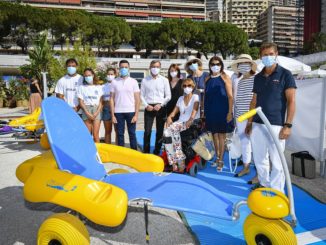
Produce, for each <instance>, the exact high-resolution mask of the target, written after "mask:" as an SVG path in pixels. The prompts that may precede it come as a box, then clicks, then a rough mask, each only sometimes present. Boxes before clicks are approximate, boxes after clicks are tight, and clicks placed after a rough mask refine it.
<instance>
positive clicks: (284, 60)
mask: <svg viewBox="0 0 326 245" xmlns="http://www.w3.org/2000/svg"><path fill="white" fill-rule="evenodd" d="M276 61H277V63H278V64H280V65H281V66H283V67H284V68H286V69H288V70H289V71H291V72H292V74H299V73H301V72H310V71H311V67H310V66H308V65H306V64H304V63H302V62H300V61H297V60H295V59H292V58H288V57H285V56H281V55H278V56H277V58H276ZM256 63H257V66H258V67H257V69H258V71H261V70H262V69H263V68H264V65H263V63H262V62H261V60H257V61H256Z"/></svg>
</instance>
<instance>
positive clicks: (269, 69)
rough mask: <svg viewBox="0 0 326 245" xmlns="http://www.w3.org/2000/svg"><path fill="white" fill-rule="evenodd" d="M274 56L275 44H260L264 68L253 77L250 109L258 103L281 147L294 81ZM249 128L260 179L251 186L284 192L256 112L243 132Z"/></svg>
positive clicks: (277, 160) (279, 167)
mask: <svg viewBox="0 0 326 245" xmlns="http://www.w3.org/2000/svg"><path fill="white" fill-rule="evenodd" d="M277 55H278V51H277V46H276V44H274V43H264V44H262V46H261V47H260V57H261V59H262V63H263V64H264V65H265V67H264V69H263V70H262V71H261V72H260V73H258V74H257V75H256V76H255V79H254V87H253V97H252V100H251V103H250V109H253V108H256V107H258V106H260V107H261V108H262V110H263V112H264V113H265V115H266V117H267V119H268V120H269V121H270V123H271V124H272V129H273V131H274V133H275V134H277V135H278V136H279V142H280V144H281V146H282V149H283V150H284V148H285V140H286V139H287V138H288V137H289V136H290V134H291V127H292V121H293V117H294V112H295V89H296V84H295V81H294V78H293V76H292V74H291V72H290V71H288V70H286V69H285V68H283V67H282V66H280V65H278V64H277V63H276V60H277ZM285 114H286V116H285ZM251 131H252V135H251V142H252V150H253V157H254V162H255V165H256V168H257V173H258V179H259V184H257V185H256V186H254V187H253V189H255V188H258V187H262V186H263V187H271V188H274V189H276V190H279V191H282V192H284V185H285V176H284V171H283V167H282V163H281V159H280V156H279V154H278V152H277V149H276V145H275V144H274V143H273V140H272V137H271V136H270V135H269V133H268V131H267V128H266V126H265V125H263V122H262V121H261V119H260V118H259V116H258V115H256V116H255V117H254V118H250V119H249V120H248V123H247V126H246V133H247V134H250V133H251ZM270 162H271V168H272V169H271V172H270Z"/></svg>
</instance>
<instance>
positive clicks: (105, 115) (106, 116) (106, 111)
mask: <svg viewBox="0 0 326 245" xmlns="http://www.w3.org/2000/svg"><path fill="white" fill-rule="evenodd" d="M101 119H102V120H103V121H111V119H112V116H111V110H110V107H109V106H104V107H103V110H102V113H101Z"/></svg>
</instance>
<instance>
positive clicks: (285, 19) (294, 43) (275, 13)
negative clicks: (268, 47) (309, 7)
mask: <svg viewBox="0 0 326 245" xmlns="http://www.w3.org/2000/svg"><path fill="white" fill-rule="evenodd" d="M303 15H304V13H303V11H299V10H298V8H297V7H291V6H270V7H269V8H268V9H267V10H266V11H265V12H263V13H262V14H261V15H260V17H259V19H258V23H257V39H260V40H262V41H264V42H274V43H276V44H277V45H278V47H279V51H280V53H281V54H286V55H294V54H297V53H298V52H300V51H301V50H302V47H303V21H300V20H302V19H303Z"/></svg>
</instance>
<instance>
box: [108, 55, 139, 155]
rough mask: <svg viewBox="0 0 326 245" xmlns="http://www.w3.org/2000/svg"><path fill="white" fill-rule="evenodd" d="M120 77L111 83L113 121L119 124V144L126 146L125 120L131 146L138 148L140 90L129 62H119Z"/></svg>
mask: <svg viewBox="0 0 326 245" xmlns="http://www.w3.org/2000/svg"><path fill="white" fill-rule="evenodd" d="M119 75H120V76H119V77H118V78H116V79H114V80H113V81H112V85H111V99H110V103H111V114H112V122H113V123H115V124H117V129H118V145H120V146H124V143H125V142H124V132H125V122H126V123H127V129H128V134H129V141H130V147H131V148H132V149H135V150H137V140H136V122H137V119H138V112H139V105H140V91H139V86H138V83H137V80H136V79H133V78H131V77H130V76H129V62H128V61H127V60H121V61H120V63H119Z"/></svg>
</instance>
